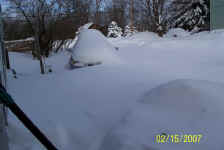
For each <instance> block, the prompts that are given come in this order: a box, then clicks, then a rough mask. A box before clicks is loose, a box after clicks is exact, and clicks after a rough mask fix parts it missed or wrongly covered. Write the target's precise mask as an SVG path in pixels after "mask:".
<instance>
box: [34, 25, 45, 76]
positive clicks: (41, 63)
mask: <svg viewBox="0 0 224 150" xmlns="http://www.w3.org/2000/svg"><path fill="white" fill-rule="evenodd" d="M35 30H37V31H35V50H36V52H37V53H38V54H37V55H38V59H39V61H40V72H41V74H44V73H45V72H44V64H43V59H42V55H41V50H40V41H39V36H38V32H39V30H38V27H37V29H35Z"/></svg>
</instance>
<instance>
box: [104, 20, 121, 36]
mask: <svg viewBox="0 0 224 150" xmlns="http://www.w3.org/2000/svg"><path fill="white" fill-rule="evenodd" d="M122 34H123V33H122V29H121V28H120V27H119V26H118V25H117V23H116V22H115V21H112V22H111V23H110V25H109V26H108V35H107V37H112V38H117V37H121V36H122Z"/></svg>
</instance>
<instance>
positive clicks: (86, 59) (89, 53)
mask: <svg viewBox="0 0 224 150" xmlns="http://www.w3.org/2000/svg"><path fill="white" fill-rule="evenodd" d="M115 52H116V50H115V48H114V47H113V46H112V45H111V44H110V43H109V41H108V40H107V39H106V37H104V36H103V35H102V34H101V33H100V32H99V31H97V30H93V29H88V30H83V31H82V32H80V34H79V37H78V41H77V43H76V44H75V46H74V48H73V54H72V56H73V59H74V60H76V61H80V62H83V63H95V62H101V63H120V62H121V61H120V59H119V58H118V56H116V54H115Z"/></svg>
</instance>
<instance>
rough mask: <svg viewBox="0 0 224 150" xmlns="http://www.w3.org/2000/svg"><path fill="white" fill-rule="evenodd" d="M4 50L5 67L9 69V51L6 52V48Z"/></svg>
mask: <svg viewBox="0 0 224 150" xmlns="http://www.w3.org/2000/svg"><path fill="white" fill-rule="evenodd" d="M5 52H6V67H7V69H10V68H11V67H10V62H9V52H8V50H5Z"/></svg>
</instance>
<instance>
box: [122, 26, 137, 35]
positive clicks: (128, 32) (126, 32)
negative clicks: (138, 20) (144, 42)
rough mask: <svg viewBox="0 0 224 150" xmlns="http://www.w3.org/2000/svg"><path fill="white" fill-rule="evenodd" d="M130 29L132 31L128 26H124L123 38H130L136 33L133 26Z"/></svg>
mask: <svg viewBox="0 0 224 150" xmlns="http://www.w3.org/2000/svg"><path fill="white" fill-rule="evenodd" d="M132 28H133V29H131V27H130V25H127V26H125V28H124V34H123V36H124V37H130V36H132V35H133V34H135V33H137V30H136V27H134V26H133V27H132Z"/></svg>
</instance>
